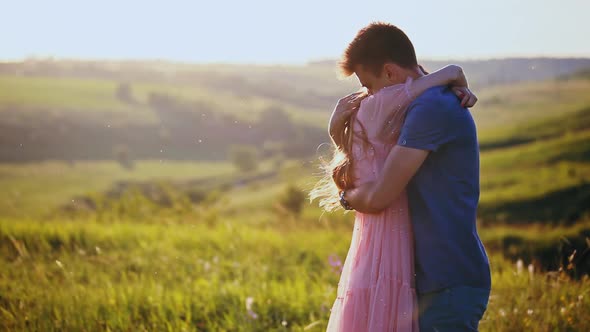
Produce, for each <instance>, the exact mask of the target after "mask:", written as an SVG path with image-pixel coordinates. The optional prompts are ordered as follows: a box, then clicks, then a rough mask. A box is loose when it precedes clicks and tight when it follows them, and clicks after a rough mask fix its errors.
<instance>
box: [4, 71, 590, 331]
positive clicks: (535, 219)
mask: <svg viewBox="0 0 590 332" xmlns="http://www.w3.org/2000/svg"><path fill="white" fill-rule="evenodd" d="M242 69H244V68H242ZM211 70H212V71H217V72H218V73H217V74H218V76H215V77H217V79H218V81H215V82H210V83H211V85H210V88H211V89H215V88H218V87H219V86H222V85H223V82H225V81H227V80H230V81H231V80H233V79H234V78H235V77H234V76H233V74H234V72H232V69H231V68H228V67H227V66H220V67H219V68H216V67H211ZM251 70H252V73H251V74H252V77H251V79H250V81H248V80H247V81H244V82H241V83H240V85H238V86H237V88H235V89H234V90H232V91H227V92H222V93H221V94H222V95H223V100H224V102H223V103H220V104H219V105H216V106H215V107H216V109H219V110H220V111H223V112H242V113H243V114H242V116H246V117H250V116H255V114H256V112H258V111H260V110H261V109H264V108H265V107H268V106H269V105H273V104H274V103H279V104H280V105H282V107H284V108H285V109H287V110H288V111H289V112H291V113H292V114H293V115H295V114H297V115H296V116H301V117H304V118H305V119H306V120H304V121H311V122H314V123H315V124H317V125H318V126H322V127H323V126H325V121H326V120H327V116H328V112H329V110H327V111H325V112H323V113H322V112H320V111H317V110H318V109H317V108H314V107H315V106H311V107H309V108H307V107H305V106H304V105H305V103H304V102H301V101H299V100H297V98H295V99H294V100H290V101H286V102H285V101H281V100H279V99H275V97H273V95H269V94H268V93H267V92H268V91H267V92H265V93H266V95H255V94H254V95H253V96H251V97H249V98H245V97H244V96H242V95H241V94H240V91H241V93H244V94H245V93H246V91H250V90H248V89H251V88H252V87H253V86H254V87H255V86H257V85H260V82H263V81H265V80H267V81H272V80H273V79H274V80H276V81H272V82H274V84H275V85H276V86H277V87H283V88H284V87H285V86H287V87H288V86H291V85H292V84H297V83H300V82H305V81H306V80H307V79H309V77H313V80H315V82H316V84H318V85H321V84H322V82H329V80H331V79H333V78H332V76H328V75H326V73H325V72H321V71H315V70H311V69H310V70H309V71H308V72H307V73H306V74H302V73H301V72H300V71H297V70H294V69H293V68H286V69H284V75H283V76H279V77H278V78H277V76H276V71H277V70H280V68H273V69H272V70H270V69H268V68H267V69H261V68H253V69H251ZM171 75H172V74H171ZM306 75H309V76H306ZM330 75H332V73H330ZM178 81H179V82H183V83H178V84H176V85H167V84H162V83H154V82H137V83H132V90H133V93H134V97H135V98H136V99H137V103H135V104H129V103H123V102H121V101H120V100H118V99H117V98H116V97H115V90H116V88H117V86H118V82H115V81H109V80H101V79H82V78H62V79H55V78H51V79H49V78H43V77H26V78H25V77H19V78H15V77H10V78H8V77H0V109H8V108H10V107H20V108H22V110H23V112H27V110H33V109H35V108H37V107H43V108H45V107H48V108H50V109H54V110H55V112H57V113H60V112H62V113H61V114H62V115H63V116H68V115H67V114H85V115H84V116H86V115H88V116H92V114H103V113H101V112H105V111H106V112H111V113H110V114H122V117H121V118H120V119H123V120H122V121H127V120H124V119H131V118H132V117H133V116H135V114H137V112H144V114H143V115H141V116H137V121H148V122H149V121H153V120H154V119H153V118H150V117H151V116H153V114H152V113H151V111H150V110H149V109H147V106H146V105H145V102H146V101H147V98H148V95H149V93H150V92H162V93H166V94H171V95H174V96H176V97H178V98H181V99H183V100H190V101H193V102H199V101H200V102H207V103H209V102H211V101H210V99H207V98H210V97H209V94H210V91H211V90H207V89H204V88H203V84H204V83H203V84H201V83H199V82H196V81H194V78H193V79H191V80H188V79H187V81H182V80H181V79H180V78H178ZM349 83H350V82H349ZM343 84H348V83H343ZM240 89H242V90H240ZM338 89H341V87H340V88H333V87H332V88H330V87H328V86H327V87H325V89H324V90H321V89H320V90H318V91H320V92H321V94H322V95H324V96H325V95H337V94H338V93H339V91H340V90H338ZM32 91H43V93H39V94H35V96H34V97H30V94H31V92H32ZM587 91H590V81H588V80H571V81H560V82H557V81H548V82H541V83H526V84H518V85H513V86H497V87H494V88H490V89H486V90H484V91H481V93H480V100H481V102H480V105H478V106H477V107H476V108H475V109H474V110H473V113H474V117H475V118H476V121H477V125H478V127H479V130H480V135H479V137H480V143H481V147H482V153H481V200H480V201H481V204H480V211H482V216H481V220H479V231H480V235H481V237H482V240H483V241H484V244H485V245H486V248H488V251H489V253H490V257H491V261H492V270H493V271H492V272H493V275H492V278H493V291H492V297H491V300H490V305H489V308H488V311H487V312H486V315H485V317H484V319H483V321H482V322H481V330H482V331H588V330H590V324H589V323H588V321H587V317H586V316H587V315H588V313H589V312H590V279H589V278H588V277H587V276H586V277H581V278H571V277H570V275H574V274H575V273H572V272H575V271H572V270H571V269H568V268H567V267H565V270H566V271H567V273H566V272H564V271H562V273H556V272H549V271H547V269H551V270H555V269H557V268H558V267H559V266H558V265H555V264H554V265H551V267H549V265H543V263H546V262H547V261H550V262H555V263H556V264H558V263H559V259H560V257H559V256H558V255H557V252H558V248H562V247H563V244H564V243H566V242H567V241H569V242H571V243H573V244H576V245H583V244H584V241H585V238H586V237H590V215H589V214H588V208H587V205H585V202H587V201H588V197H590V194H589V193H590V189H588V188H589V185H588V183H590V161H589V158H590V157H589V156H590V145H589V142H590V112H589V111H588V107H589V105H590V95H589V94H587V93H586V92H587ZM308 92H309V91H308V89H306V88H300V89H299V90H298V91H297V92H296V93H295V96H304V95H305V94H306V93H308ZM248 93H250V92H248ZM274 93H277V94H278V95H280V89H278V88H277V90H276V91H274ZM316 97H317V96H316ZM320 99H321V98H319V99H317V100H320ZM317 100H316V101H313V102H311V105H317V104H315V103H316V102H317ZM243 110H247V112H243ZM309 110H316V111H317V112H308V111H309ZM68 112H70V113H68ZM84 112H86V113H84ZM148 113H149V114H151V115H148ZM312 113H313V114H314V115H313V116H308V114H312ZM314 116H316V117H317V118H314ZM114 117H115V116H114V115H113V118H114ZM126 117H129V118H126ZM310 119H311V120H310ZM312 159H313V157H310V158H308V159H307V160H291V161H286V162H284V164H283V166H282V167H280V168H279V167H278V166H277V165H276V164H275V163H274V161H271V160H267V161H264V162H263V163H262V164H261V166H260V168H259V170H258V171H257V172H255V173H253V174H250V175H252V176H258V175H260V176H259V178H256V179H255V180H252V181H249V180H248V181H246V180H244V179H245V177H246V175H244V174H242V175H240V174H239V173H238V172H237V171H236V169H235V168H234V166H233V165H232V164H231V163H229V162H199V163H195V162H172V161H166V160H163V161H159V160H143V161H141V160H140V161H136V162H135V168H134V169H133V170H127V169H124V168H122V167H121V166H120V165H119V164H118V163H116V162H111V161H93V162H83V161H75V162H73V163H71V164H69V163H65V162H60V161H46V162H37V163H20V164H1V165H0V186H1V187H2V188H3V190H2V192H0V265H1V266H2V269H0V330H6V331H64V330H65V331H323V330H325V326H326V323H327V319H328V317H329V309H330V307H331V305H332V303H333V301H334V299H335V296H336V286H337V283H338V280H339V270H338V267H337V266H336V267H334V266H332V264H333V262H334V260H335V258H336V260H337V261H338V260H340V262H341V263H343V262H342V260H343V259H344V257H345V255H346V252H347V250H348V246H349V243H350V236H351V230H352V221H353V214H352V213H346V214H343V213H341V212H337V213H331V214H328V213H322V211H320V210H319V209H318V207H317V206H316V205H315V204H307V202H304V204H303V210H302V212H301V213H300V214H298V213H295V212H293V211H290V210H289V209H287V208H286V207H285V205H284V202H283V201H282V199H283V198H284V196H285V195H286V192H287V191H286V189H287V188H288V187H289V186H295V187H296V188H299V189H301V190H302V192H303V193H305V192H306V191H307V190H309V188H310V187H311V186H312V185H313V184H314V182H315V181H316V180H317V179H318V176H319V174H318V170H317V169H316V168H314V167H315V166H314V167H310V166H309V165H310V164H311V163H310V162H312V161H313V160H312ZM274 171H278V172H277V174H275V172H274ZM269 172H270V173H272V174H270V175H269V174H268V173H269ZM265 173H266V174H267V175H265ZM121 181H137V182H141V183H143V184H152V183H153V184H157V186H155V187H154V188H156V189H153V188H152V189H150V190H156V192H155V194H159V193H160V192H159V191H158V190H161V191H163V192H165V194H166V195H168V196H166V199H169V201H165V202H159V201H158V199H157V198H156V199H154V198H150V197H149V196H150V192H148V193H146V192H142V191H141V190H140V189H138V188H136V187H133V186H130V187H129V188H128V189H129V190H126V191H122V192H120V193H117V194H116V195H114V194H108V193H107V192H109V191H112V190H113V188H116V187H117V186H116V183H117V182H121ZM190 183H193V185H192V187H191V186H190V185H189V184H190ZM205 183H206V184H205ZM150 188H151V187H150ZM191 195H192V200H189V196H191ZM77 199H80V200H86V201H87V202H90V203H92V204H90V206H91V208H89V209H87V210H84V211H81V212H80V211H78V210H75V211H73V212H68V213H66V210H64V209H63V207H64V205H69V206H70V207H71V206H72V204H71V203H75V202H74V200H77ZM568 211H569V212H568ZM570 212H571V213H570ZM568 213H569V214H568ZM572 213H573V215H575V216H576V219H573V220H569V219H567V218H568V216H570V215H572ZM576 213H577V214H576ZM586 247H587V246H586ZM578 248H585V247H580V246H579V247H578ZM543 255H544V256H543ZM541 256H543V257H545V259H546V261H544V262H540V260H539V257H541ZM517 259H522V260H523V265H522V266H521V265H517V264H516V260H517ZM331 262H332V264H331ZM529 264H531V267H530V269H531V270H529V268H528V266H529Z"/></svg>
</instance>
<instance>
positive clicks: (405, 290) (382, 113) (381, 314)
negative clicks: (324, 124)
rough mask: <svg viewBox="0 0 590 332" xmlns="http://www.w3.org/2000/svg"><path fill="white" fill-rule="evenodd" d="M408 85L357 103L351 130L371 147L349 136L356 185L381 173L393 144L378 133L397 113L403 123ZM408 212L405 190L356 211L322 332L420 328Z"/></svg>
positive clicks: (371, 179) (407, 99)
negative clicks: (377, 208) (378, 206)
mask: <svg viewBox="0 0 590 332" xmlns="http://www.w3.org/2000/svg"><path fill="white" fill-rule="evenodd" d="M408 84H411V81H408V82H406V84H399V85H394V86H389V87H385V88H383V89H381V90H379V91H378V92H377V93H375V94H374V95H372V96H368V97H367V98H365V99H364V100H363V101H362V102H361V106H360V109H359V111H358V113H357V116H356V120H357V122H355V124H354V126H353V129H354V131H355V132H360V130H361V126H360V125H359V122H360V123H361V124H362V126H364V130H365V132H366V134H367V136H368V139H369V141H370V142H371V143H372V145H373V147H374V149H373V148H370V147H368V148H364V147H363V144H362V143H361V140H360V139H358V138H357V137H355V138H354V140H353V157H354V172H355V176H356V178H357V182H355V185H359V184H362V183H364V182H367V181H373V180H375V179H376V176H377V175H378V174H379V173H380V172H381V169H382V167H383V164H384V162H385V159H386V158H387V155H388V152H389V151H390V149H391V148H392V147H393V144H394V143H388V144H385V143H382V142H381V141H380V140H379V138H378V137H377V135H378V134H379V132H380V130H381V129H382V126H383V124H384V123H385V122H388V121H389V120H390V119H391V116H392V115H398V116H397V117H396V119H394V120H393V121H403V117H401V116H399V115H403V114H404V112H405V109H406V108H407V105H408V104H409V102H410V101H411V96H410V94H409V92H408ZM396 112H398V113H396ZM355 136H356V135H355ZM408 212H409V211H408V201H407V196H406V193H405V192H403V193H402V194H401V195H400V197H399V198H397V199H396V200H395V201H394V202H393V203H392V204H391V205H390V206H389V207H387V208H386V209H385V210H383V211H382V212H380V213H378V214H364V213H360V212H356V217H355V222H354V230H353V233H352V241H351V243H350V249H349V251H348V254H347V256H346V260H345V262H344V266H343V269H342V274H341V276H340V282H339V283H338V294H337V298H336V300H335V301H334V304H333V306H332V310H331V314H330V320H329V322H328V328H327V331H329V332H344V331H351V332H385V331H387V332H392V331H400V332H401V331H403V332H406V331H416V332H417V331H418V330H419V329H418V320H417V299H416V292H415V288H414V244H413V234H412V226H411V223H410V217H409V214H408Z"/></svg>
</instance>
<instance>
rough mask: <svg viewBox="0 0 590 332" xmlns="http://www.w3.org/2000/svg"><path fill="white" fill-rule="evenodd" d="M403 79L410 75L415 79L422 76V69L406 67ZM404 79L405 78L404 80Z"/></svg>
mask: <svg viewBox="0 0 590 332" xmlns="http://www.w3.org/2000/svg"><path fill="white" fill-rule="evenodd" d="M404 74H405V79H408V77H411V78H412V79H414V80H415V79H417V78H419V77H422V76H424V73H423V72H422V70H421V69H420V67H416V68H413V69H406V70H405V72H404ZM404 81H405V80H404Z"/></svg>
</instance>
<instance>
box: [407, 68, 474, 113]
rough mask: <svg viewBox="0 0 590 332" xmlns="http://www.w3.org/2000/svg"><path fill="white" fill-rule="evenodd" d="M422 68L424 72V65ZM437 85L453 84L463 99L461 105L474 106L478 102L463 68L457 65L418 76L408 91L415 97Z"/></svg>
mask: <svg viewBox="0 0 590 332" xmlns="http://www.w3.org/2000/svg"><path fill="white" fill-rule="evenodd" d="M420 70H422V71H423V72H424V69H422V67H420ZM425 74H426V73H425ZM437 85H452V86H453V92H454V93H455V94H456V95H457V97H459V98H460V99H461V106H463V107H472V106H473V105H475V103H477V97H476V96H475V95H474V94H473V92H471V91H470V90H469V85H468V84H467V78H466V77H465V73H464V72H463V68H461V67H459V66H457V65H448V66H445V67H443V68H441V69H439V70H437V71H435V72H433V73H431V74H427V75H425V76H421V77H419V78H417V79H416V80H414V81H413V82H412V84H411V85H410V87H409V88H408V90H409V91H408V92H409V93H410V96H411V97H412V98H415V97H416V96H418V95H420V94H421V93H422V92H424V91H426V90H428V89H429V88H431V87H433V86H437Z"/></svg>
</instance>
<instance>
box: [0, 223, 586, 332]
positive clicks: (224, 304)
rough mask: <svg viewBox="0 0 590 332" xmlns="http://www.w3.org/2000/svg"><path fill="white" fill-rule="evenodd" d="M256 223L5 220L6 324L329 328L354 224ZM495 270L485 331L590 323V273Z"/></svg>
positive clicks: (501, 265) (505, 266) (1, 283)
mask: <svg viewBox="0 0 590 332" xmlns="http://www.w3.org/2000/svg"><path fill="white" fill-rule="evenodd" d="M251 222H252V221H251V220H250V218H249V217H248V216H247V215H243V216H240V217H239V218H237V219H235V220H231V219H227V220H224V221H223V222H221V223H220V224H218V225H216V226H214V227H208V226H207V225H205V224H203V222H202V221H200V220H193V221H192V222H190V223H187V224H184V225H168V226H166V225H157V224H154V225H146V224H138V223H137V222H132V223H122V222H121V223H116V224H109V225H104V224H95V223H91V222H90V223H89V222H86V221H83V220H81V221H75V222H62V223H41V222H31V223H20V222H14V221H12V220H6V219H5V220H2V221H1V222H0V240H1V241H0V244H1V247H0V250H1V251H2V255H1V257H2V258H1V259H2V265H3V266H5V267H8V268H5V269H2V272H1V273H0V293H1V294H2V296H1V298H0V301H1V302H0V303H1V307H0V308H1V310H0V314H1V317H2V319H1V320H0V321H1V322H2V323H0V324H1V325H0V326H1V327H2V328H3V329H5V330H15V331H25V330H26V331H59V330H67V331H128V330H134V331H181V330H183V331H303V330H305V331H322V330H325V326H326V323H327V319H328V317H329V309H330V308H331V304H332V303H333V300H334V298H335V291H336V289H335V287H336V284H337V282H338V270H337V269H335V268H334V267H332V266H331V265H330V263H329V259H330V256H331V255H332V258H333V257H338V259H343V258H344V257H345V254H346V251H347V249H348V242H349V232H347V231H345V230H344V229H342V230H340V231H337V230H314V231H313V232H310V231H308V230H305V229H302V228H289V227H287V228H284V229H283V230H281V229H277V228H269V229H262V228H252V227H249V226H248V224H250V223H251ZM527 233H528V235H529V236H535V234H532V233H531V232H527ZM483 234H485V231H484V232H483ZM537 234H540V233H537ZM303 239H305V240H303ZM25 248H26V249H25ZM492 268H493V285H494V289H493V292H492V297H491V301H490V305H489V309H488V311H487V312H486V315H485V317H484V319H483V321H482V323H481V330H482V331H524V330H527V331H556V330H557V331H584V330H588V328H590V325H588V321H587V320H586V315H587V313H588V311H589V310H590V280H589V279H588V278H584V279H582V280H580V281H577V282H573V281H570V280H568V279H566V278H565V277H559V276H556V277H548V276H546V275H545V274H544V273H539V272H535V271H532V272H530V271H528V269H527V267H526V266H525V267H524V269H522V270H521V269H520V268H518V267H517V266H516V265H514V264H512V263H509V262H508V261H506V260H505V259H503V258H502V257H501V256H499V255H497V254H493V255H492ZM15 280H18V281H19V282H18V283H16V282H15ZM248 299H250V300H248ZM249 301H253V302H252V304H251V306H248V305H247V302H249Z"/></svg>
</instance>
